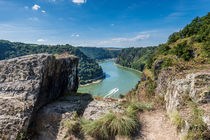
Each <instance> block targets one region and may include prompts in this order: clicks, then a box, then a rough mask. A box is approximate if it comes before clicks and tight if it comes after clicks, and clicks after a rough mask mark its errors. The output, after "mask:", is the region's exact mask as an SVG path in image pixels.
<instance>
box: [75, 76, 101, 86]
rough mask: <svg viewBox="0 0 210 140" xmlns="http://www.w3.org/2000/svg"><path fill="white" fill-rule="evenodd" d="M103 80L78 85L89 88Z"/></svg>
mask: <svg viewBox="0 0 210 140" xmlns="http://www.w3.org/2000/svg"><path fill="white" fill-rule="evenodd" d="M103 80H104V78H103V79H98V80H95V81H92V82H91V83H87V84H84V85H79V87H87V86H90V85H93V84H98V83H100V82H102V81H103Z"/></svg>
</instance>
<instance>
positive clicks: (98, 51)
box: [78, 47, 120, 61]
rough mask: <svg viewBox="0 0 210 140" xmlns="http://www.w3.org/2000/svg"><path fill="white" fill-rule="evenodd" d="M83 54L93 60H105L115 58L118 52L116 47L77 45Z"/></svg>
mask: <svg viewBox="0 0 210 140" xmlns="http://www.w3.org/2000/svg"><path fill="white" fill-rule="evenodd" d="M78 48H79V49H80V50H81V51H82V52H83V53H84V54H85V55H87V56H89V57H91V58H92V59H95V60H98V61H100V60H105V59H110V58H116V57H117V56H118V54H119V52H120V50H119V49H116V48H114V49H113V48H110V49H108V48H97V47H78Z"/></svg>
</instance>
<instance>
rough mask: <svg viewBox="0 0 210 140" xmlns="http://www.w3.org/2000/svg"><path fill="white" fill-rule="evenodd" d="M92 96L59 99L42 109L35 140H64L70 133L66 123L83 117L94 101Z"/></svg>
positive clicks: (37, 122) (35, 126)
mask: <svg viewBox="0 0 210 140" xmlns="http://www.w3.org/2000/svg"><path fill="white" fill-rule="evenodd" d="M92 100H93V99H92V97H91V96H90V95H88V94H87V95H86V94H84V95H74V96H66V97H61V98H59V99H58V100H57V101H56V102H53V103H50V104H48V105H46V106H44V107H42V108H41V109H40V110H39V111H38V113H37V117H36V120H35V124H34V126H33V128H31V129H32V130H33V131H34V132H35V135H34V136H32V139H33V140H63V138H64V137H65V135H66V132H67V131H68V128H67V127H66V122H67V121H69V120H72V119H74V118H76V117H78V116H81V115H82V114H83V112H84V109H85V108H86V107H87V105H88V104H89V103H90V102H91V101H92Z"/></svg>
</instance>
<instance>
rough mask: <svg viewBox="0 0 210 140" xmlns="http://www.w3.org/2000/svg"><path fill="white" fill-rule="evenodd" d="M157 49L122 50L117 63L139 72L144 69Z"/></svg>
mask: <svg viewBox="0 0 210 140" xmlns="http://www.w3.org/2000/svg"><path fill="white" fill-rule="evenodd" d="M155 49H156V47H145V48H143V47H141V48H126V49H122V50H121V51H120V53H119V55H118V57H117V60H116V63H117V64H120V65H122V66H125V67H129V68H133V69H136V70H139V71H142V70H143V69H144V66H145V64H146V62H147V60H148V59H149V58H150V57H151V56H152V54H153V53H154V51H155Z"/></svg>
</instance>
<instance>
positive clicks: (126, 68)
mask: <svg viewBox="0 0 210 140" xmlns="http://www.w3.org/2000/svg"><path fill="white" fill-rule="evenodd" d="M114 64H115V65H116V66H118V67H122V68H125V69H128V70H133V71H136V72H138V73H140V74H141V73H142V72H141V71H139V70H136V69H133V68H129V67H125V66H122V65H120V64H117V63H114Z"/></svg>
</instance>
